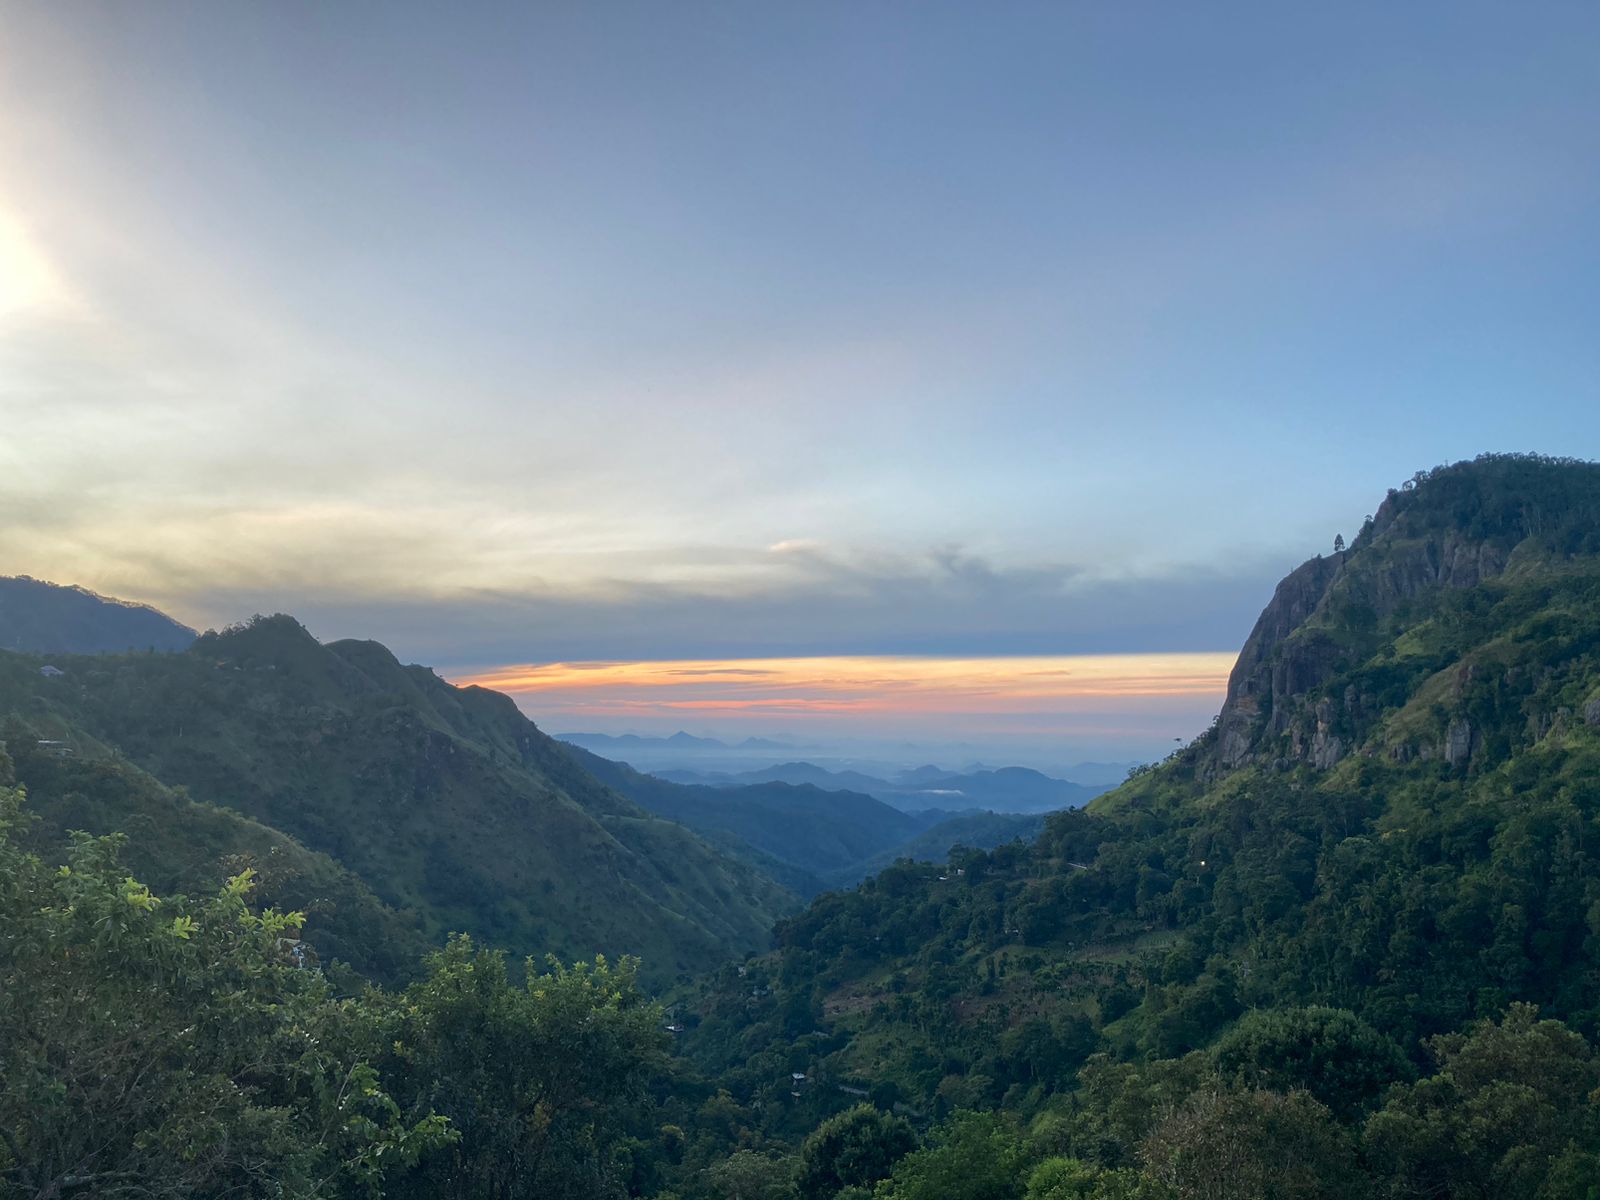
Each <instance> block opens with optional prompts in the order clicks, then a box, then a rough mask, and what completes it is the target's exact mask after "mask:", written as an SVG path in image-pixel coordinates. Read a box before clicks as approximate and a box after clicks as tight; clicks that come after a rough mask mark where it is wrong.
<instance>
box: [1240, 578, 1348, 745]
mask: <svg viewBox="0 0 1600 1200" xmlns="http://www.w3.org/2000/svg"><path fill="white" fill-rule="evenodd" d="M1344 560H1345V554H1336V555H1333V556H1332V557H1330V558H1322V557H1320V556H1319V557H1317V558H1313V559H1311V560H1310V561H1309V562H1305V563H1301V564H1300V566H1298V567H1296V568H1295V569H1294V570H1293V571H1291V572H1290V573H1289V574H1288V575H1287V576H1285V577H1284V579H1283V582H1281V583H1280V584H1278V587H1277V590H1276V591H1274V592H1273V594H1272V602H1271V603H1270V604H1268V605H1267V607H1266V608H1265V609H1263V610H1262V612H1261V616H1260V617H1258V618H1257V619H1256V624H1255V628H1254V629H1252V630H1251V631H1250V636H1249V638H1247V639H1246V640H1245V644H1244V649H1242V650H1241V651H1240V652H1239V660H1238V661H1237V662H1236V663H1235V664H1234V667H1233V673H1232V675H1230V676H1229V677H1228V696H1227V699H1226V700H1225V701H1224V702H1223V705H1222V714H1221V716H1220V718H1219V719H1218V722H1217V738H1218V742H1217V757H1218V758H1219V760H1220V761H1221V763H1222V765H1223V766H1224V767H1230V768H1231V767H1236V766H1238V765H1240V764H1241V763H1243V762H1244V761H1245V760H1246V759H1247V758H1248V757H1249V755H1250V751H1251V748H1252V746H1253V743H1254V740H1255V738H1254V734H1255V727H1256V724H1257V722H1258V719H1259V718H1260V716H1261V714H1262V711H1263V706H1264V704H1265V705H1266V706H1267V707H1268V709H1269V710H1270V708H1271V704H1272V701H1273V699H1274V697H1276V696H1278V695H1282V694H1293V691H1294V690H1296V689H1300V688H1304V687H1307V686H1315V684H1314V683H1313V682H1311V677H1312V676H1313V675H1314V674H1315V671H1314V670H1309V669H1307V668H1306V667H1305V666H1304V665H1303V664H1302V663H1300V662H1299V661H1298V660H1297V661H1294V662H1284V661H1281V660H1280V656H1279V655H1278V654H1277V651H1278V649H1279V647H1280V646H1281V645H1282V644H1283V642H1284V641H1285V639H1287V638H1288V637H1289V635H1290V634H1292V633H1294V632H1295V630H1297V629H1299V628H1300V627H1301V626H1302V625H1303V624H1305V622H1306V620H1307V619H1308V618H1309V617H1310V616H1311V614H1312V613H1314V612H1316V610H1317V606H1318V605H1320V604H1321V603H1322V600H1323V597H1324V596H1326V595H1327V593H1328V587H1329V585H1330V584H1332V582H1333V580H1334V578H1335V577H1336V576H1337V575H1338V572H1339V568H1340V567H1341V566H1343V564H1344Z"/></svg>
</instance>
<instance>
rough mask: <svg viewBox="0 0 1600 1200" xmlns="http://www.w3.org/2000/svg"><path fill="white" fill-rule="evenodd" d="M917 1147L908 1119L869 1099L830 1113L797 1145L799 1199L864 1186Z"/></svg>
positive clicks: (822, 1199) (823, 1199)
mask: <svg viewBox="0 0 1600 1200" xmlns="http://www.w3.org/2000/svg"><path fill="white" fill-rule="evenodd" d="M916 1148H917V1134H916V1131H915V1130H914V1129H912V1128H911V1122H909V1121H907V1120H906V1119H905V1118H904V1117H897V1116H895V1115H894V1114H893V1113H886V1112H880V1111H879V1110H878V1109H876V1108H873V1107H872V1105H870V1104H858V1105H856V1106H855V1107H854V1108H851V1109H848V1110H846V1111H845V1112H842V1113H840V1114H839V1115H838V1116H835V1117H830V1118H828V1120H826V1121H824V1122H823V1123H822V1124H821V1125H819V1126H817V1128H816V1129H814V1130H813V1131H812V1133H811V1136H810V1137H808V1138H806V1140H805V1144H804V1145H803V1146H801V1148H800V1178H799V1191H800V1198H801V1200H833V1197H834V1196H835V1195H836V1194H837V1193H838V1192H840V1191H841V1190H843V1189H844V1188H847V1187H867V1188H870V1187H872V1186H873V1185H874V1184H876V1183H877V1182H878V1181H879V1180H880V1179H886V1178H888V1176H889V1173H890V1172H891V1171H893V1170H894V1166H895V1164H896V1163H897V1162H899V1161H900V1160H901V1159H902V1158H903V1157H905V1156H906V1155H907V1154H909V1153H910V1152H911V1151H913V1150H915V1149H916Z"/></svg>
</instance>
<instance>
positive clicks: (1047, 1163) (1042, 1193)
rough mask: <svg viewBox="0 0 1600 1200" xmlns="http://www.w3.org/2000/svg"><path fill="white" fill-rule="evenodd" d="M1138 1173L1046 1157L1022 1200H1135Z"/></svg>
mask: <svg viewBox="0 0 1600 1200" xmlns="http://www.w3.org/2000/svg"><path fill="white" fill-rule="evenodd" d="M1140 1189H1141V1180H1140V1177H1139V1172H1137V1171H1133V1170H1126V1169H1123V1170H1109V1171H1108V1170H1106V1169H1105V1168H1103V1167H1099V1166H1096V1165H1095V1164H1093V1163H1086V1162H1081V1161H1080V1160H1078V1159H1076V1158H1063V1157H1060V1156H1057V1157H1053V1158H1047V1159H1045V1160H1044V1161H1043V1162H1041V1163H1039V1165H1038V1166H1036V1167H1034V1168H1033V1170H1032V1171H1031V1172H1030V1173H1029V1175H1028V1187H1027V1190H1026V1191H1025V1192H1024V1193H1023V1200H1136V1198H1137V1197H1138V1196H1139V1194H1140Z"/></svg>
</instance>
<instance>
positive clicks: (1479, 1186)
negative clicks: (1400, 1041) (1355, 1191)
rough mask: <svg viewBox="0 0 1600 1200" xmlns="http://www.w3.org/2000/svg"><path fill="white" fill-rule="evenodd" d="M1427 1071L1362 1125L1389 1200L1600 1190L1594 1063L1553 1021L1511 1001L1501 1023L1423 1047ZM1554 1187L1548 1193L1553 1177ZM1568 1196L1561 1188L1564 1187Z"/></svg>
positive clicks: (1553, 1198) (1599, 1071) (1551, 1197)
mask: <svg viewBox="0 0 1600 1200" xmlns="http://www.w3.org/2000/svg"><path fill="white" fill-rule="evenodd" d="M1429 1049H1430V1050H1431V1052H1432V1053H1433V1056H1434V1058H1435V1060H1436V1061H1437V1062H1438V1068H1439V1069H1438V1070H1437V1072H1435V1073H1434V1074H1433V1075H1430V1076H1428V1077H1427V1078H1424V1079H1421V1080H1419V1081H1418V1082H1417V1083H1415V1084H1411V1085H1409V1086H1406V1087H1403V1088H1398V1089H1396V1091H1395V1093H1394V1095H1392V1096H1391V1097H1390V1099H1389V1102H1388V1103H1387V1104H1385V1105H1384V1107H1383V1108H1382V1109H1381V1110H1379V1111H1378V1112H1376V1113H1374V1114H1373V1115H1372V1117H1371V1118H1370V1119H1369V1120H1368V1121H1367V1124H1366V1129H1365V1144H1366V1149H1367V1154H1368V1156H1369V1157H1370V1158H1371V1160H1372V1161H1373V1162H1374V1163H1375V1164H1376V1165H1378V1166H1379V1167H1380V1168H1381V1169H1382V1170H1383V1171H1384V1173H1385V1174H1386V1175H1387V1176H1388V1178H1389V1179H1390V1181H1391V1182H1390V1184H1389V1191H1388V1194H1390V1195H1394V1196H1410V1195H1441V1196H1449V1197H1451V1200H1457V1198H1460V1200H1491V1198H1493V1200H1558V1197H1566V1196H1574V1197H1583V1196H1586V1195H1592V1194H1595V1193H1593V1192H1589V1191H1587V1189H1588V1188H1590V1187H1600V1156H1597V1148H1600V1095H1597V1092H1596V1089H1597V1087H1600V1059H1597V1058H1596V1055H1595V1053H1594V1050H1593V1048H1592V1047H1591V1046H1590V1045H1589V1043H1588V1042H1587V1041H1586V1040H1585V1039H1584V1038H1583V1037H1582V1036H1581V1035H1580V1034H1578V1033H1576V1032H1574V1031H1573V1030H1571V1029H1568V1028H1567V1027H1566V1025H1564V1024H1562V1023H1561V1022H1560V1021H1540V1020H1539V1019H1538V1016H1537V1013H1536V1011H1535V1009H1534V1008H1533V1006H1532V1005H1528V1004H1515V1005H1512V1006H1511V1008H1510V1010H1509V1011H1508V1012H1507V1013H1506V1015H1505V1018H1504V1019H1503V1020H1502V1021H1500V1022H1499V1023H1495V1022H1490V1021H1484V1022H1480V1023H1479V1024H1477V1025H1476V1026H1474V1027H1473V1028H1472V1029H1471V1030H1470V1031H1469V1032H1466V1033H1453V1034H1447V1035H1443V1036H1440V1037H1435V1038H1432V1039H1430V1041H1429ZM1558 1180H1559V1181H1564V1184H1563V1189H1554V1187H1553V1185H1554V1182H1555V1181H1558ZM1566 1188H1570V1189H1571V1190H1564V1189H1566Z"/></svg>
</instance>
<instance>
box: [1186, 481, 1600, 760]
mask: <svg viewBox="0 0 1600 1200" xmlns="http://www.w3.org/2000/svg"><path fill="white" fill-rule="evenodd" d="M1597 542H1600V466H1596V465H1594V464H1588V463H1574V462H1569V461H1558V460H1548V459H1538V458H1531V457H1527V456H1494V457H1486V458H1481V459H1478V460H1476V461H1475V462H1471V463H1458V464H1456V465H1454V466H1451V467H1443V468H1439V469H1437V470H1435V471H1432V472H1427V473H1421V474H1419V475H1418V476H1417V477H1415V478H1414V479H1413V480H1411V481H1409V482H1408V483H1407V485H1406V487H1405V488H1404V489H1400V490H1392V491H1391V492H1390V493H1389V496H1388V498H1387V499H1386V500H1385V501H1384V502H1383V504H1382V505H1381V506H1380V507H1379V509H1378V511H1377V513H1376V514H1374V515H1373V516H1372V517H1369V518H1368V519H1367V522H1366V523H1365V525H1364V526H1363V528H1362V530H1361V532H1360V534H1359V535H1358V536H1357V537H1356V538H1355V540H1354V542H1353V543H1352V545H1351V547H1350V549H1349V550H1347V551H1342V552H1339V553H1335V554H1332V555H1329V556H1318V557H1317V558H1314V559H1311V560H1310V561H1309V562H1306V563H1304V564H1302V565H1301V566H1300V567H1298V568H1297V569H1296V570H1294V571H1293V572H1291V573H1290V574H1289V575H1288V576H1287V577H1286V578H1285V579H1284V580H1283V582H1282V583H1280V584H1279V585H1278V588H1277V590H1276V592H1275V593H1274V595H1273V598H1272V601H1271V603H1269V604H1268V605H1267V607H1266V609H1265V610H1264V611H1263V612H1262V614H1261V617H1260V619H1259V620H1258V621H1257V622H1256V625H1255V628H1254V629H1253V630H1252V631H1251V634H1250V637H1249V639H1248V640H1247V641H1246V643H1245V645H1244V648H1243V650H1242V651H1241V653H1240V655H1239V660H1238V663H1237V664H1236V665H1235V667H1234V670H1233V674H1232V676H1231V678H1230V680H1229V683H1228V692H1227V698H1226V700H1225V702H1224V704H1223V707H1222V711H1221V713H1220V714H1219V717H1218V722H1217V730H1216V739H1215V742H1214V744H1213V745H1212V747H1210V758H1211V762H1210V764H1209V766H1210V773H1212V774H1217V773H1221V772H1226V771H1230V770H1233V769H1236V768H1238V767H1241V766H1244V765H1246V764H1248V763H1274V762H1282V761H1287V762H1303V763H1309V764H1310V765H1312V766H1315V767H1320V768H1328V767H1332V766H1334V765H1335V764H1336V763H1338V762H1339V761H1340V760H1341V759H1342V758H1343V757H1345V756H1346V755H1347V754H1349V753H1350V752H1351V750H1352V749H1353V747H1354V744H1355V743H1356V742H1357V741H1358V740H1360V739H1361V738H1362V737H1363V736H1364V735H1366V734H1367V733H1369V732H1370V730H1371V728H1372V726H1373V724H1374V722H1376V721H1377V720H1378V718H1379V717H1380V716H1382V715H1383V712H1384V711H1385V709H1386V707H1392V706H1393V699H1394V698H1389V699H1387V700H1386V699H1385V698H1384V697H1381V696H1379V695H1377V694H1375V693H1374V692H1373V691H1369V690H1364V689H1363V688H1362V687H1361V686H1360V685H1359V683H1358V682H1355V681H1350V682H1346V683H1344V684H1343V686H1340V687H1333V686H1331V685H1333V683H1334V682H1335V681H1336V680H1340V679H1343V678H1344V677H1345V676H1347V675H1349V674H1350V673H1351V672H1352V671H1354V670H1355V669H1356V668H1358V667H1359V666H1360V665H1361V664H1363V663H1366V662H1368V661H1369V660H1371V659H1372V658H1373V657H1374V656H1375V655H1379V656H1381V655H1383V654H1384V653H1386V652H1387V653H1390V654H1391V656H1392V653H1393V648H1394V645H1395V643H1396V642H1397V641H1398V640H1399V639H1403V638H1404V637H1405V634H1406V632H1407V630H1408V628H1410V627H1411V626H1412V625H1414V624H1417V623H1420V622H1422V621H1425V620H1429V619H1436V618H1437V617H1438V615H1439V613H1438V609H1439V605H1440V603H1441V601H1442V597H1443V596H1444V595H1446V594H1447V593H1451V592H1463V591H1468V590H1471V589H1476V588H1479V587H1480V586H1481V585H1484V584H1486V583H1488V582H1490V581H1493V580H1498V579H1500V578H1501V577H1502V576H1506V575H1507V574H1508V573H1510V574H1511V575H1512V576H1514V577H1517V578H1523V577H1530V578H1531V577H1534V576H1537V575H1539V574H1540V573H1541V572H1543V573H1559V572H1570V571H1572V570H1575V569H1580V568H1582V567H1584V566H1593V565H1595V564H1596V563H1597V562H1600V544H1597ZM1585 711H1587V710H1585ZM1597 715H1600V714H1597ZM1474 748H1475V743H1474V733H1473V730H1472V726H1471V722H1470V720H1467V719H1464V718H1463V719H1458V720H1456V721H1454V722H1452V723H1449V724H1448V725H1447V726H1446V728H1445V729H1444V730H1443V732H1442V734H1441V736H1440V737H1439V738H1438V739H1437V740H1436V741H1435V742H1432V743H1429V744H1427V745H1424V746H1421V747H1416V748H1414V749H1413V750H1412V751H1410V752H1415V753H1421V754H1424V755H1425V756H1431V755H1434V754H1436V755H1437V756H1438V757H1441V758H1443V759H1445V760H1446V761H1447V762H1450V763H1452V764H1456V763H1461V762H1464V761H1466V760H1467V759H1468V758H1470V756H1471V755H1472V753H1473V750H1474ZM1398 752H1399V753H1406V752H1407V751H1404V750H1401V751H1398Z"/></svg>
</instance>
